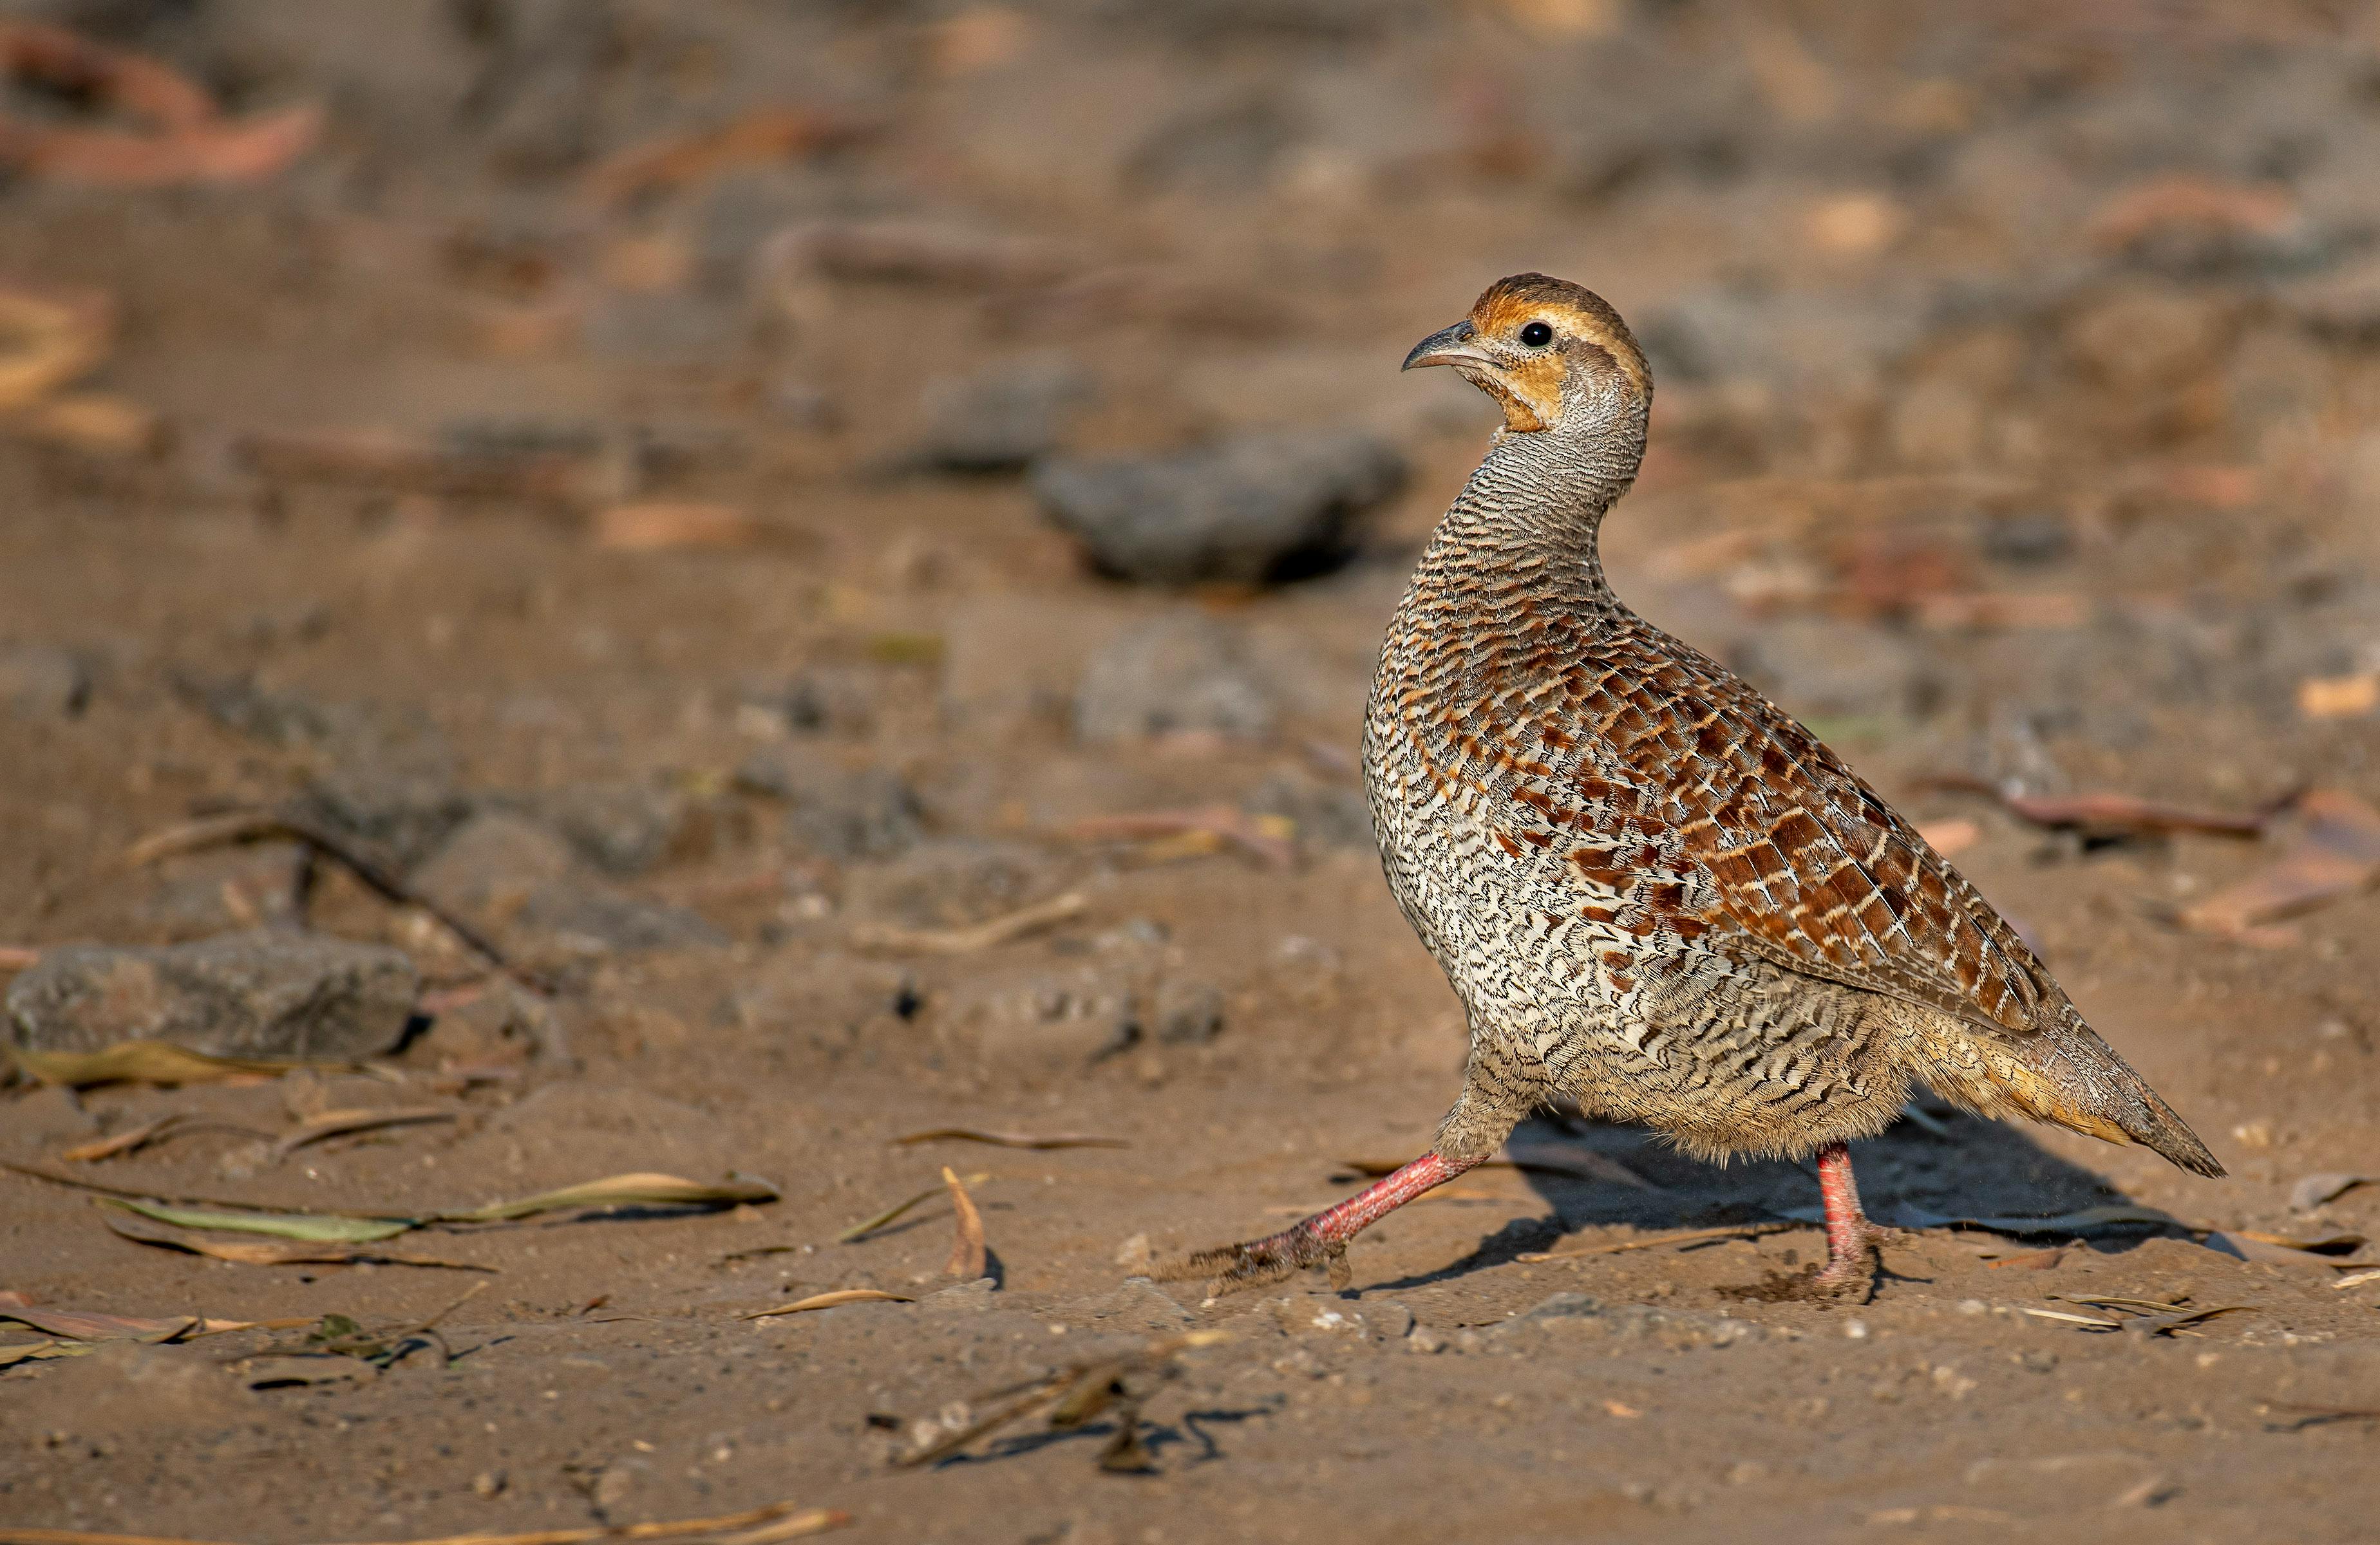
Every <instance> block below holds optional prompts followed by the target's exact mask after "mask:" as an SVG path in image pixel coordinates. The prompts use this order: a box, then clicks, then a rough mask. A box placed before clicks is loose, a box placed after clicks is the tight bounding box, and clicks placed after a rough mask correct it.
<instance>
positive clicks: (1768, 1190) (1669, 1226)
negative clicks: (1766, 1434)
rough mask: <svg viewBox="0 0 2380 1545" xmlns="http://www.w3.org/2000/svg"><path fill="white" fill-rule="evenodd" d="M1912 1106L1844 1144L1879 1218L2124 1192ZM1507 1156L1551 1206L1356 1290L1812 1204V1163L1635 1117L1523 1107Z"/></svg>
mask: <svg viewBox="0 0 2380 1545" xmlns="http://www.w3.org/2000/svg"><path fill="white" fill-rule="evenodd" d="M1918 1111H1919V1118H1917V1119H1903V1120H1900V1121H1898V1122H1896V1123H1894V1124H1893V1126H1892V1127H1891V1128H1889V1129H1887V1130H1886V1131H1885V1132H1884V1133H1883V1134H1882V1135H1881V1136H1878V1137H1876V1138H1873V1139H1871V1140H1869V1141H1864V1142H1856V1143H1853V1144H1852V1151H1851V1152H1852V1168H1853V1171H1854V1173H1855V1174H1856V1175H1857V1176H1858V1177H1859V1186H1860V1194H1861V1198H1862V1200H1863V1201H1864V1204H1865V1205H1866V1208H1867V1210H1868V1213H1869V1214H1870V1215H1871V1216H1872V1217H1875V1218H1876V1220H1877V1221H1878V1222H1881V1223H1889V1222H1891V1221H1892V1218H1893V1216H1894V1214H1895V1213H1897V1212H1898V1211H1900V1209H1901V1208H1902V1207H1908V1208H1911V1209H1912V1210H1914V1211H1920V1212H1924V1213H1933V1214H1937V1215H1946V1216H1952V1217H2049V1216H2054V1215H2056V1214H2058V1213H2070V1212H2074V1211H2077V1210H2079V1209H2082V1208H2085V1207H2098V1206H2106V1205H2109V1204H2113V1203H2124V1202H2128V1201H2131V1198H2129V1197H2128V1196H2126V1195H2125V1194H2124V1193H2123V1192H2122V1190H2120V1189H2119V1188H2117V1187H2116V1186H2114V1185H2113V1184H2111V1183H2110V1182H2109V1181H2108V1180H2107V1177H2105V1176H2102V1175H2098V1174H2095V1173H2094V1172H2092V1171H2091V1170H2088V1169H2086V1168H2084V1167H2083V1166H2082V1165H2077V1164H2074V1163H2071V1162H2070V1161H2069V1160H2066V1159H2062V1158H2060V1157H2058V1155H2057V1154H2055V1153H2050V1152H2048V1151H2047V1150H2046V1149H2044V1148H2043V1147H2041V1146H2040V1145H2039V1144H2038V1143H2036V1142H2034V1141H2033V1140H2032V1139H2031V1138H2030V1137H2029V1136H2027V1135H2026V1134H2025V1133H2024V1132H2023V1131H2022V1129H2018V1128H2015V1127H2011V1126H2009V1125H2007V1124H2005V1123H2003V1122H1998V1121H1990V1120H1985V1119H1984V1118H1982V1117H1973V1116H1968V1115H1966V1114H1964V1113H1962V1112H1959V1111H1955V1110H1951V1109H1949V1107H1947V1106H1941V1105H1936V1104H1920V1105H1919V1106H1918ZM1506 1153H1507V1155H1508V1156H1512V1157H1515V1158H1517V1159H1519V1160H1520V1161H1521V1162H1522V1163H1523V1165H1524V1168H1523V1169H1522V1171H1521V1174H1522V1177H1523V1178H1524V1179H1525V1180H1526V1181H1527V1183H1528V1185H1529V1187H1530V1189H1532V1190H1534V1191H1535V1192H1536V1194H1537V1195H1538V1196H1539V1197H1541V1198H1543V1199H1544V1201H1546V1202H1547V1203H1548V1206H1549V1207H1550V1208H1551V1210H1552V1211H1551V1213H1550V1215H1548V1216H1544V1217H1531V1218H1515V1219H1513V1220H1512V1221H1511V1222H1509V1223H1507V1224H1505V1225H1503V1226H1502V1227H1501V1228H1500V1229H1498V1230H1497V1231H1496V1232H1495V1233H1493V1234H1490V1235H1488V1236H1487V1237H1484V1238H1482V1239H1481V1240H1480V1241H1479V1243H1478V1245H1477V1246H1476V1247H1475V1248H1474V1249H1472V1251H1471V1252H1470V1253H1469V1254H1467V1255H1465V1256H1463V1258H1462V1259H1461V1260H1459V1261H1449V1262H1448V1263H1447V1264H1445V1265H1443V1266H1440V1267H1438V1268H1436V1269H1434V1270H1431V1271H1427V1272H1422V1273H1415V1274H1413V1275H1410V1276H1404V1277H1400V1278H1397V1279H1396V1280H1394V1281H1391V1282H1380V1283H1374V1284H1370V1285H1366V1287H1364V1288H1363V1289H1361V1290H1360V1293H1358V1294H1357V1295H1355V1296H1359V1297H1360V1296H1364V1295H1369V1294H1386V1293H1398V1292H1405V1291H1409V1290H1411V1289H1414V1288H1416V1287H1424V1286H1427V1285H1430V1284H1433V1283H1439V1282H1445V1281H1448V1280H1450V1279H1452V1278H1456V1277H1463V1276H1468V1275H1470V1274H1471V1273H1474V1272H1477V1271H1481V1270H1484V1269H1486V1268H1488V1267H1491V1266H1501V1265H1506V1264H1509V1263H1510V1262H1512V1261H1515V1260H1517V1259H1518V1258H1519V1257H1521V1256H1522V1255H1524V1254H1527V1253H1530V1252H1532V1251H1536V1250H1545V1249H1552V1248H1554V1246H1555V1244H1556V1242H1557V1241H1559V1240H1560V1239H1561V1238H1562V1237H1564V1236H1566V1235H1570V1234H1573V1233H1576V1232H1578V1231H1579V1230H1581V1229H1586V1228H1602V1227H1611V1226H1625V1227H1630V1228H1636V1229H1642V1230H1645V1232H1648V1233H1652V1232H1660V1231H1667V1230H1673V1229H1689V1228H1706V1227H1718V1226H1727V1225H1737V1224H1755V1223H1760V1222H1765V1221H1768V1220H1771V1219H1775V1218H1779V1217H1791V1216H1794V1215H1795V1214H1796V1213H1806V1212H1809V1211H1810V1210H1812V1209H1815V1208H1816V1207H1817V1205H1818V1182H1817V1177H1816V1173H1815V1170H1814V1169H1812V1168H1811V1167H1810V1166H1809V1165H1806V1164H1794V1163H1791V1162H1789V1161H1786V1160H1781V1159H1755V1160H1748V1161H1746V1160H1739V1161H1737V1162H1735V1163H1732V1164H1729V1165H1715V1164H1709V1163H1706V1162H1704V1161H1702V1160H1699V1159H1694V1158H1691V1157H1689V1156H1688V1155H1686V1154H1684V1153H1680V1152H1678V1151H1677V1150H1676V1149H1674V1148H1672V1147H1670V1145H1669V1144H1668V1143H1667V1142H1665V1141H1661V1140H1660V1139H1659V1138H1658V1136H1657V1135H1656V1134H1654V1133H1652V1132H1650V1131H1648V1130H1646V1129H1644V1128H1641V1127H1633V1126H1619V1125H1612V1124H1609V1123H1604V1122H1597V1121H1588V1120H1584V1119H1581V1118H1579V1117H1567V1116H1553V1115H1547V1116H1539V1117H1532V1118H1531V1119H1529V1120H1528V1121H1525V1122H1524V1123H1522V1125H1521V1127H1520V1128H1519V1129H1517V1130H1515V1131H1514V1132H1513V1134H1512V1141H1511V1142H1510V1144H1509V1146H1508V1148H1507V1150H1506ZM1565 1155H1568V1156H1569V1157H1570V1159H1571V1160H1572V1161H1573V1164H1575V1162H1576V1161H1577V1160H1579V1159H1580V1158H1585V1159H1587V1161H1588V1163H1587V1165H1582V1166H1580V1167H1594V1162H1595V1161H1597V1160H1608V1161H1609V1162H1611V1163H1613V1164H1617V1165H1621V1166H1622V1167H1624V1168H1625V1169H1626V1170H1628V1171H1629V1172H1630V1173H1632V1174H1633V1175H1635V1176H1637V1177H1640V1178H1641V1179H1643V1180H1644V1181H1645V1186H1644V1187H1642V1188H1639V1187H1634V1186H1630V1185H1626V1184H1624V1183H1621V1181H1619V1180H1616V1179H1610V1178H1576V1177H1572V1176H1569V1175H1565V1174H1560V1173H1556V1172H1555V1169H1556V1166H1563V1165H1564V1158H1565ZM2162 1232H2165V1231H2163V1230H2158V1229H2145V1230H2141V1229H2135V1230H2129V1231H2125V1232H2121V1233H2111V1234H2107V1235H2103V1236H2099V1237H2094V1238H2092V1239H2089V1240H2087V1241H2086V1243H2088V1244H2089V1246H2090V1247H2091V1248H2092V1249H2096V1250H2100V1251H2104V1252H2110V1253H2112V1252H2119V1251H2122V1250H2128V1249H2132V1248H2133V1247H2134V1246H2136V1245H2138V1244H2139V1243H2140V1242H2141V1241H2142V1240H2143V1239H2145V1238H2152V1237H2156V1236H2157V1235H2158V1234H2160V1233H2162Z"/></svg>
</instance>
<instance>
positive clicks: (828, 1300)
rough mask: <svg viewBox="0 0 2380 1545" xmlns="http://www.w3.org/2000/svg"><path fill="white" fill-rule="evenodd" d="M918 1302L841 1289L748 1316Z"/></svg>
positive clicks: (869, 1290) (881, 1293) (864, 1290)
mask: <svg viewBox="0 0 2380 1545" xmlns="http://www.w3.org/2000/svg"><path fill="white" fill-rule="evenodd" d="M916 1302H917V1299H915V1298H908V1297H905V1295H902V1294H899V1293H887V1292H884V1291H883V1290H882V1289H880V1288H875V1287H839V1288H837V1289H835V1290H834V1291H833V1292H832V1293H813V1294H811V1295H810V1296H809V1297H808V1298H804V1299H802V1300H800V1301H799V1302H797V1303H790V1304H780V1305H778V1306H777V1307H776V1308H775V1309H764V1310H759V1312H758V1313H755V1314H747V1315H746V1316H745V1317H744V1318H745V1319H747V1320H773V1319H775V1318H776V1317H777V1316H778V1315H781V1314H807V1313H808V1312H809V1311H810V1310H814V1309H836V1308H839V1307H841V1306H842V1305H844V1304H868V1303H887V1304H914V1303H916Z"/></svg>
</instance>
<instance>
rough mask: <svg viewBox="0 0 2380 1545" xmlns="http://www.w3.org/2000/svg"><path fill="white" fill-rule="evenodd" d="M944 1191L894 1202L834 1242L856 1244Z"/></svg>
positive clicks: (974, 1178)
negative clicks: (920, 1203)
mask: <svg viewBox="0 0 2380 1545" xmlns="http://www.w3.org/2000/svg"><path fill="white" fill-rule="evenodd" d="M990 1178H991V1174H990V1171H989V1170H978V1171H977V1172H976V1173H975V1174H973V1175H970V1176H968V1177H966V1183H967V1184H968V1185H970V1186H980V1185H982V1184H983V1183H984V1182H985V1181H987V1180H989V1179H990ZM944 1189H945V1188H943V1187H941V1186H929V1187H927V1188H926V1189H924V1190H922V1191H919V1192H918V1193H917V1195H915V1196H913V1197H907V1198H905V1199H904V1200H902V1201H896V1202H894V1203H893V1204H892V1206H890V1207H887V1208H886V1209H884V1211H882V1212H881V1213H877V1214H876V1215H875V1216H874V1217H872V1218H869V1219H868V1220H867V1221H866V1222H865V1223H856V1224H853V1225H851V1226H850V1227H849V1228H846V1229H844V1231H843V1232H842V1233H840V1234H838V1235H836V1236H835V1237H834V1242H835V1243H836V1244H838V1245H849V1244H856V1243H857V1242H858V1241H859V1240H861V1239H864V1238H866V1237H868V1236H869V1235H870V1234H873V1233H875V1232H876V1231H877V1230H878V1229H880V1228H882V1227H884V1226H885V1225H887V1224H891V1223H896V1222H898V1221H899V1220H900V1219H901V1218H903V1217H904V1216H905V1215H907V1213H908V1212H909V1209H911V1208H912V1207H915V1206H917V1204H918V1203H919V1202H921V1201H932V1200H933V1199H934V1198H936V1197H938V1196H941V1194H942V1192H943V1190H944ZM738 1253H739V1254H747V1255H748V1254H752V1253H754V1252H752V1251H748V1250H747V1251H739V1252H738Z"/></svg>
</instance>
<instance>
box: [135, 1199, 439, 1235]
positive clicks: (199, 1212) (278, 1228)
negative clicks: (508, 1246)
mask: <svg viewBox="0 0 2380 1545" xmlns="http://www.w3.org/2000/svg"><path fill="white" fill-rule="evenodd" d="M105 1205H107V1206H110V1207H117V1208H121V1209H123V1210H124V1211H125V1212H128V1213H138V1214H139V1215H140V1216H141V1217H144V1218H148V1219H150V1220H152V1222H156V1223H165V1224H172V1225H175V1226H176V1227H177V1228H211V1229H216V1230H219V1231H222V1232H225V1233H235V1234H267V1235H271V1236H273V1237H275V1238H281V1239H300V1240H304V1241H306V1242H307V1243H310V1244H348V1245H361V1244H370V1243H371V1242H373V1241H374V1240H378V1239H394V1238H395V1237H397V1236H398V1235H400V1234H404V1233H407V1232H409V1231H410V1230H412V1229H415V1228H419V1226H420V1221H419V1219H414V1218H353V1217H340V1216H336V1215H334V1214H331V1213H242V1212H229V1211H224V1210H219V1209H215V1208H204V1207H168V1206H166V1205H165V1204H164V1203H163V1202H157V1201H140V1200H135V1199H129V1198H122V1197H116V1198H108V1199H106V1201H105Z"/></svg>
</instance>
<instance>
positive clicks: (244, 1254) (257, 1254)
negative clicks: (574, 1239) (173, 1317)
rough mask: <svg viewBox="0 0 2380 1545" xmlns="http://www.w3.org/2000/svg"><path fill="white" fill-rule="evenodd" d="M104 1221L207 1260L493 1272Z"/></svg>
mask: <svg viewBox="0 0 2380 1545" xmlns="http://www.w3.org/2000/svg"><path fill="white" fill-rule="evenodd" d="M116 1205H120V1203H119V1204H116ZM106 1223H107V1226H108V1227H109V1228H110V1229H112V1230H114V1231H115V1234H116V1235H117V1236H118V1237H122V1238H126V1239H129V1240H131V1241H132V1242H133V1243H135V1244H140V1245H153V1246H155V1247H157V1248H158V1249H173V1250H181V1251H183V1252H184V1253H186V1254H189V1255H202V1256H205V1257H206V1258H207V1259H209V1260H211V1261H237V1262H238V1263H239V1264H241V1265H244V1266H348V1265H354V1264H357V1263H358V1262H361V1261H370V1262H371V1263H372V1264H373V1265H376V1266H422V1267H431V1268H436V1269H439V1270H442V1271H450V1272H489V1273H493V1272H494V1271H495V1270H496V1268H494V1267H493V1266H482V1265H480V1264H479V1263H478V1262H476V1261H438V1260H433V1259H431V1258H429V1257H427V1256H419V1255H401V1254H398V1253H397V1252H395V1251H394V1250H387V1249H374V1248H372V1247H371V1246H369V1245H347V1244H338V1243H335V1242H332V1241H323V1242H321V1243H314V1242H310V1241H307V1240H302V1239H210V1238H206V1237H203V1236H200V1235H192V1234H183V1233H176V1232H173V1231H169V1230H167V1229H163V1228H156V1227H152V1226H150V1225H145V1224H140V1223H134V1222H131V1221H129V1220H128V1219H125V1218H109V1219H107V1220H106Z"/></svg>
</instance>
